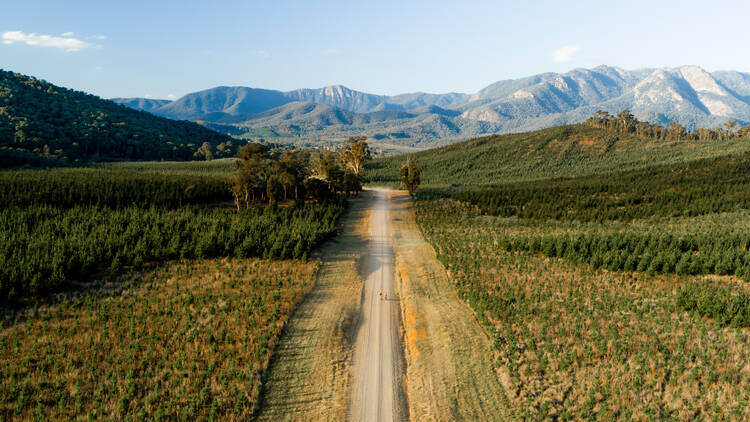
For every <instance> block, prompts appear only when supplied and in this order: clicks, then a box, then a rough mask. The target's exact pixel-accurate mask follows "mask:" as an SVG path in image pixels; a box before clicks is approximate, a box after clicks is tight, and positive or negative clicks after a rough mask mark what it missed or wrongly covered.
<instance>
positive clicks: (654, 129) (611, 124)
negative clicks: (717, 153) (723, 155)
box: [586, 110, 750, 141]
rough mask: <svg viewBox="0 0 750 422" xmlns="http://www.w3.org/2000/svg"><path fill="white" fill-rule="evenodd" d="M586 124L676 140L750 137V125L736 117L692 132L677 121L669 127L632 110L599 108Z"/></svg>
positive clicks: (646, 136) (621, 131)
mask: <svg viewBox="0 0 750 422" xmlns="http://www.w3.org/2000/svg"><path fill="white" fill-rule="evenodd" d="M586 124H588V125H589V126H593V127H597V128H600V129H607V130H612V131H616V132H619V133H631V134H635V135H636V136H641V137H644V138H654V139H663V140H668V141H676V140H680V139H692V140H701V141H709V140H718V139H733V138H749V137H750V125H748V126H743V127H738V124H737V121H736V120H734V119H730V120H728V121H727V122H726V123H724V127H723V128H698V129H696V130H695V131H693V132H690V131H688V130H687V129H686V128H685V127H684V126H682V125H681V124H679V123H677V122H670V123H669V126H667V127H664V126H660V125H656V124H653V123H648V122H642V121H640V120H638V119H636V118H635V116H633V114H632V113H631V112H630V110H623V111H621V112H620V114H618V115H617V116H614V115H612V114H609V113H608V112H606V111H602V110H599V111H597V112H596V113H594V115H593V116H591V117H590V118H589V119H588V120H586Z"/></svg>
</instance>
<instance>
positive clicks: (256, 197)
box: [229, 136, 421, 211]
mask: <svg viewBox="0 0 750 422" xmlns="http://www.w3.org/2000/svg"><path fill="white" fill-rule="evenodd" d="M237 157H238V158H239V159H238V160H237V161H236V162H235V166H236V171H235V172H234V173H233V174H232V175H231V176H230V178H229V184H230V187H231V190H232V195H233V197H234V203H235V206H236V207H237V210H238V211H239V210H241V209H243V208H244V209H247V208H250V207H252V206H253V205H255V204H257V203H258V202H261V203H269V204H275V203H278V202H280V201H287V200H294V201H295V202H300V201H304V200H305V199H314V200H317V201H325V200H331V199H334V198H336V197H337V196H338V195H346V196H347V197H349V196H351V195H358V194H359V192H360V191H361V190H362V184H361V175H362V168H363V165H364V163H365V161H367V160H369V159H370V158H371V153H370V149H369V147H368V145H367V137H365V136H359V137H351V138H349V139H348V140H347V141H346V144H345V146H344V147H343V148H341V149H339V150H337V151H329V150H293V149H285V150H283V151H281V152H273V151H269V150H268V149H267V148H266V147H265V146H264V145H262V144H257V143H249V144H247V145H244V146H243V147H241V148H240V149H239V151H238V153H237ZM420 173H421V170H420V169H419V167H418V166H417V163H416V160H414V159H413V158H410V159H409V160H408V161H407V163H406V164H405V165H404V167H403V168H402V170H401V177H402V182H403V185H404V187H406V188H407V189H408V190H409V193H410V194H411V195H412V197H413V196H414V194H415V192H416V189H417V187H418V186H419V179H420Z"/></svg>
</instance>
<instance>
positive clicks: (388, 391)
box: [349, 189, 407, 421]
mask: <svg viewBox="0 0 750 422" xmlns="http://www.w3.org/2000/svg"><path fill="white" fill-rule="evenodd" d="M373 195H374V202H373V205H372V207H371V210H372V211H371V218H370V239H369V251H370V253H369V256H367V257H366V261H365V262H364V263H363V264H364V268H363V269H364V274H365V277H364V278H365V283H364V286H363V291H362V307H361V310H360V319H359V327H358V331H357V337H356V343H355V345H354V360H353V372H352V374H353V376H354V384H353V388H352V392H351V394H352V397H351V403H350V406H349V419H350V420H355V421H394V420H406V419H407V415H406V414H405V413H406V411H405V409H406V406H405V400H404V394H403V388H402V382H401V381H402V379H401V374H402V373H403V361H402V360H403V359H402V357H401V343H400V340H399V311H400V308H399V303H398V296H397V295H396V290H395V285H394V266H393V248H392V246H391V229H390V226H391V225H390V196H391V194H390V191H387V190H379V189H376V190H373Z"/></svg>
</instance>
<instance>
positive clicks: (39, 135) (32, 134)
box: [0, 69, 236, 167]
mask: <svg viewBox="0 0 750 422" xmlns="http://www.w3.org/2000/svg"><path fill="white" fill-rule="evenodd" d="M235 142H236V141H235ZM204 143H208V144H209V145H210V154H213V156H216V157H221V156H225V155H232V154H233V153H234V147H233V146H232V139H231V138H230V137H228V136H226V135H222V134H220V133H218V132H215V131H213V130H210V129H207V128H205V127H203V126H200V125H198V124H196V123H192V122H186V121H175V120H169V119H165V118H162V117H157V116H154V115H152V114H149V113H146V112H141V111H137V110H133V109H130V108H128V107H125V106H121V105H119V104H116V103H114V102H112V101H108V100H103V99H101V98H99V97H96V96H94V95H90V94H86V93H83V92H78V91H74V90H70V89H66V88H61V87H58V86H55V85H52V84H50V83H48V82H45V81H42V80H38V79H35V78H33V77H29V76H25V75H21V74H18V73H13V72H8V71H4V70H2V69H0V166H1V167H10V166H22V165H55V164H66V163H83V162H90V161H117V160H160V159H165V160H190V159H195V158H204V157H205V156H206V153H208V150H209V147H208V146H207V145H204Z"/></svg>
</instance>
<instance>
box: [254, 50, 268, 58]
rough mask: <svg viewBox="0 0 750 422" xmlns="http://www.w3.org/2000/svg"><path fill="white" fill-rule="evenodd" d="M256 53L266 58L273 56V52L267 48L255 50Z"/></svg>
mask: <svg viewBox="0 0 750 422" xmlns="http://www.w3.org/2000/svg"><path fill="white" fill-rule="evenodd" d="M255 54H257V55H259V56H261V57H265V58H268V57H271V53H269V52H268V51H266V50H255Z"/></svg>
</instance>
